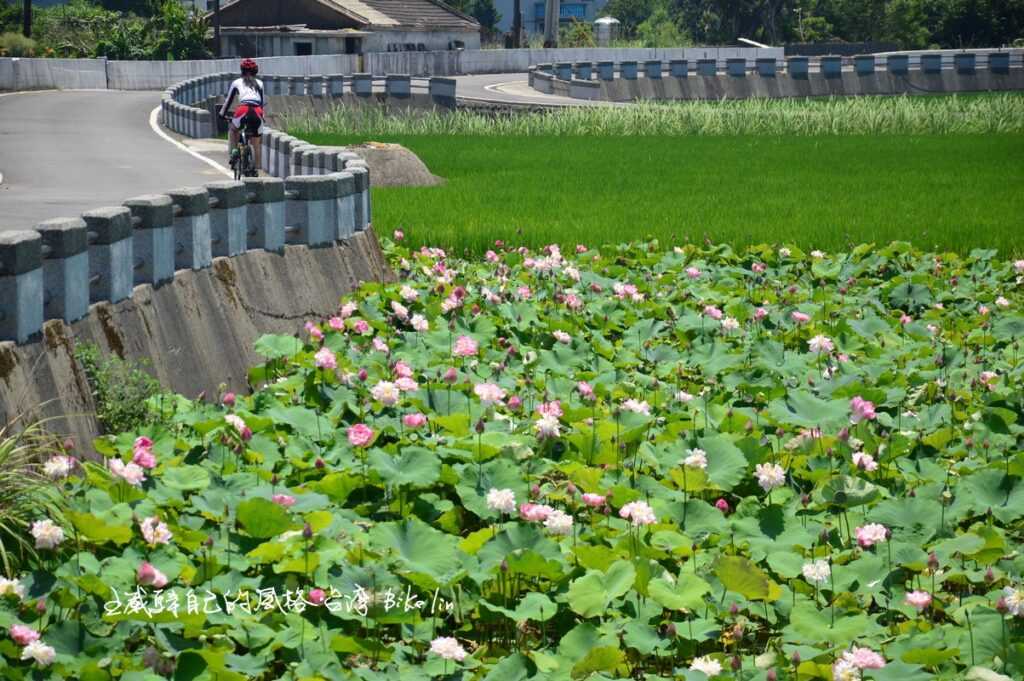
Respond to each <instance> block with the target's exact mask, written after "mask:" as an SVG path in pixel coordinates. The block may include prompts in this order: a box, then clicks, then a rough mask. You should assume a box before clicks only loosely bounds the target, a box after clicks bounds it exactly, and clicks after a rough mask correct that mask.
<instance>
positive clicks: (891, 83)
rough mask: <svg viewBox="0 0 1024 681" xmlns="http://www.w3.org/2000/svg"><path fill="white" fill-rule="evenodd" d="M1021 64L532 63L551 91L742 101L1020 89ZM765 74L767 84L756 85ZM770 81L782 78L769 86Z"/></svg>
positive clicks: (541, 85) (1022, 60)
mask: <svg viewBox="0 0 1024 681" xmlns="http://www.w3.org/2000/svg"><path fill="white" fill-rule="evenodd" d="M1022 68H1024V51H1021V50H1009V51H994V52H993V51H989V52H949V51H946V52H936V53H923V54H913V55H910V54H889V55H871V54H868V55H858V56H854V57H839V56H824V57H789V58H787V59H785V60H780V59H778V58H775V57H758V58H743V57H737V58H726V59H696V60H688V59H673V60H669V61H667V62H666V61H662V60H648V61H619V62H612V61H599V62H554V63H544V64H537V65H536V66H531V67H530V70H529V83H530V86H531V87H532V88H533V89H535V90H537V91H538V92H542V93H545V94H556V95H562V96H566V97H572V98H576V99H592V100H614V101H623V100H629V99H639V98H652V99H659V98H661V99H701V98H716V99H717V98H720V97H722V96H723V95H725V96H729V97H734V98H743V97H758V96H762V97H787V96H812V95H819V94H820V95H829V94H839V95H842V94H895V93H898V92H905V91H923V92H957V91H971V90H990V89H997V90H1002V89H1019V88H1020V87H1022V85H1024V83H1021V82H1020V78H1019V76H1020V75H1021V72H1022ZM1010 76H1014V77H1013V78H1011V77H1010ZM689 79H694V80H697V79H705V80H707V81H708V82H706V83H701V85H702V86H703V87H699V86H698V87H689V86H686V85H684V83H685V81H687V80H689ZM711 79H713V80H711ZM758 79H761V81H762V82H761V83H760V84H756V83H754V82H753V81H755V80H758ZM768 79H777V80H776V81H775V83H770V82H768ZM669 80H675V81H676V83H674V84H673V85H674V86H675V87H673V85H669V84H667V83H664V82H662V81H669ZM744 81H751V82H748V83H744ZM790 81H791V82H790ZM799 81H804V82H805V83H806V82H807V81H815V84H820V85H822V86H823V87H821V88H818V90H820V91H816V90H815V89H814V88H808V87H806V86H801V84H800V82H799ZM744 85H746V87H744ZM845 86H848V87H845ZM845 90H849V91H845Z"/></svg>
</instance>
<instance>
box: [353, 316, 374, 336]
mask: <svg viewBox="0 0 1024 681" xmlns="http://www.w3.org/2000/svg"><path fill="white" fill-rule="evenodd" d="M352 328H353V329H355V332H356V333H358V334H360V335H363V336H365V335H366V334H368V333H370V324H369V323H368V322H367V321H366V320H365V319H357V320H355V321H354V322H352Z"/></svg>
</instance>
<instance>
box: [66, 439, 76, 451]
mask: <svg viewBox="0 0 1024 681" xmlns="http://www.w3.org/2000/svg"><path fill="white" fill-rule="evenodd" d="M74 448H75V441H74V440H72V439H71V438H65V439H64V451H65V452H70V451H72V450H73V449H74Z"/></svg>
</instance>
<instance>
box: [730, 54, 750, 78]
mask: <svg viewBox="0 0 1024 681" xmlns="http://www.w3.org/2000/svg"><path fill="white" fill-rule="evenodd" d="M725 72H726V73H728V74H729V75H730V76H732V77H734V78H743V77H745V76H746V75H747V60H746V59H739V58H730V59H726V60H725Z"/></svg>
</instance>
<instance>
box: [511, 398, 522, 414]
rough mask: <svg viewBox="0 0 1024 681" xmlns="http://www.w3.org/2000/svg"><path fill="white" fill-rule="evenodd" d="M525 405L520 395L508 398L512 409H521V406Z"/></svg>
mask: <svg viewBox="0 0 1024 681" xmlns="http://www.w3.org/2000/svg"><path fill="white" fill-rule="evenodd" d="M522 406H523V400H522V399H521V398H520V397H519V396H518V395H513V396H512V397H510V398H508V408H509V409H511V410H512V411H519V408H520V407H522Z"/></svg>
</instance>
